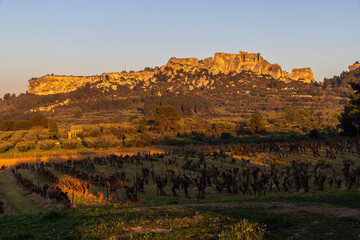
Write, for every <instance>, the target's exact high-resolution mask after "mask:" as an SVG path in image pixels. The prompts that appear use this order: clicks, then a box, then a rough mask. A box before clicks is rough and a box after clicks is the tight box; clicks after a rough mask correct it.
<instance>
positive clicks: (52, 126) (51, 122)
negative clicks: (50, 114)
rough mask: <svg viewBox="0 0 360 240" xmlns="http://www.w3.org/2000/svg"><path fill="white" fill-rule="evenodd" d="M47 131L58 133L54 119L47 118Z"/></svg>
mask: <svg viewBox="0 0 360 240" xmlns="http://www.w3.org/2000/svg"><path fill="white" fill-rule="evenodd" d="M49 132H51V133H58V132H59V129H58V126H57V123H56V121H55V120H49Z"/></svg>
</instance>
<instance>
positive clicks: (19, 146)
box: [16, 141, 36, 152]
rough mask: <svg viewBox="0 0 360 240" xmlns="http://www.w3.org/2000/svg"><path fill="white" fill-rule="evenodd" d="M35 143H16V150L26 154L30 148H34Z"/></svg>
mask: <svg viewBox="0 0 360 240" xmlns="http://www.w3.org/2000/svg"><path fill="white" fill-rule="evenodd" d="M35 146H36V143H35V142H34V141H25V142H18V143H17V144H16V148H17V150H19V151H20V152H27V151H29V149H30V148H35Z"/></svg>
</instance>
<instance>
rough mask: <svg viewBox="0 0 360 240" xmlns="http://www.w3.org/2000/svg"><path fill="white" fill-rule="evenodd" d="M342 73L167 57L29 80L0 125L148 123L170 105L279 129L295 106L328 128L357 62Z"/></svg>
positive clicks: (218, 57) (184, 112)
mask: <svg viewBox="0 0 360 240" xmlns="http://www.w3.org/2000/svg"><path fill="white" fill-rule="evenodd" d="M349 69H350V71H348V72H346V71H344V72H343V73H341V74H340V75H339V76H335V77H333V78H332V79H325V80H324V82H323V83H320V82H315V81H314V78H313V74H312V72H311V70H310V69H309V68H298V69H293V70H292V71H291V72H290V73H288V72H286V71H283V70H282V68H281V67H280V66H279V65H278V64H271V63H269V62H268V61H266V60H264V59H263V57H261V55H260V53H246V52H240V53H239V54H225V53H216V54H215V55H214V57H211V58H206V59H203V60H198V59H196V58H182V59H179V58H171V59H170V60H169V61H168V63H167V64H166V65H164V66H161V67H156V68H148V67H147V68H145V69H144V70H143V71H139V72H132V71H131V72H122V73H103V74H101V75H97V76H88V77H82V76H77V77H75V76H55V75H47V76H44V77H40V78H33V79H30V80H29V93H26V94H21V95H19V96H17V97H10V94H9V97H8V98H6V100H0V120H1V119H3V120H12V119H28V118H29V117H30V116H31V115H32V114H34V112H41V113H42V114H45V115H46V116H47V117H50V118H53V119H55V120H56V121H57V122H58V123H59V125H60V126H70V125H71V124H92V123H112V122H121V121H126V120H127V119H128V118H129V116H133V115H137V116H145V117H146V118H147V119H151V117H152V111H153V109H154V108H156V107H157V106H163V105H172V106H174V107H175V109H176V111H177V112H178V113H179V114H180V115H181V116H183V117H187V116H195V115H196V116H200V117H202V118H205V119H206V118H210V119H214V118H221V119H223V118H231V119H238V120H240V119H242V120H244V119H247V118H249V116H251V115H252V114H253V113H254V112H255V111H260V112H261V113H262V114H263V116H264V117H266V118H267V119H269V121H270V122H273V123H274V124H281V123H277V122H276V121H274V120H271V119H278V118H280V116H283V115H284V114H285V113H286V112H287V113H289V111H290V112H291V109H294V108H295V109H299V111H302V112H304V114H308V115H311V116H316V118H318V120H317V121H318V122H324V121H326V122H332V125H334V126H335V125H336V124H337V114H338V113H339V112H341V111H342V109H343V105H344V104H346V103H347V101H348V96H349V95H350V94H351V93H352V91H351V88H349V86H348V85H349V84H348V83H349V82H351V81H359V80H360V67H359V63H358V62H356V63H355V64H354V65H351V66H350V67H349ZM290 115H292V114H289V116H290ZM329 119H330V120H329Z"/></svg>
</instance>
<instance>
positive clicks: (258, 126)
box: [246, 111, 265, 134]
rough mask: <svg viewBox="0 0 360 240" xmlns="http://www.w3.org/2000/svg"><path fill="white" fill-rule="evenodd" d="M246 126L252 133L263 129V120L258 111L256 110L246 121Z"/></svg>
mask: <svg viewBox="0 0 360 240" xmlns="http://www.w3.org/2000/svg"><path fill="white" fill-rule="evenodd" d="M246 124H247V127H248V129H249V131H250V132H251V133H252V134H255V133H260V132H262V131H264V130H265V124H264V121H263V119H262V117H261V115H260V113H259V112H258V111H256V112H255V113H254V114H253V115H252V117H251V118H250V119H248V121H247V123H246Z"/></svg>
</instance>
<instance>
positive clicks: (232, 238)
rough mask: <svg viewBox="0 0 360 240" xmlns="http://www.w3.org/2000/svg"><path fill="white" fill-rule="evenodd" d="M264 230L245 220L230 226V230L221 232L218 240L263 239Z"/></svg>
mask: <svg viewBox="0 0 360 240" xmlns="http://www.w3.org/2000/svg"><path fill="white" fill-rule="evenodd" d="M264 234H265V230H264V229H263V228H261V227H259V224H257V223H250V222H249V221H247V220H246V219H244V220H242V221H241V222H239V223H237V224H235V225H234V226H231V228H230V229H227V230H225V231H222V232H221V233H220V234H219V239H220V240H225V239H226V240H240V239H241V240H242V239H249V240H250V239H251V240H260V239H264Z"/></svg>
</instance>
